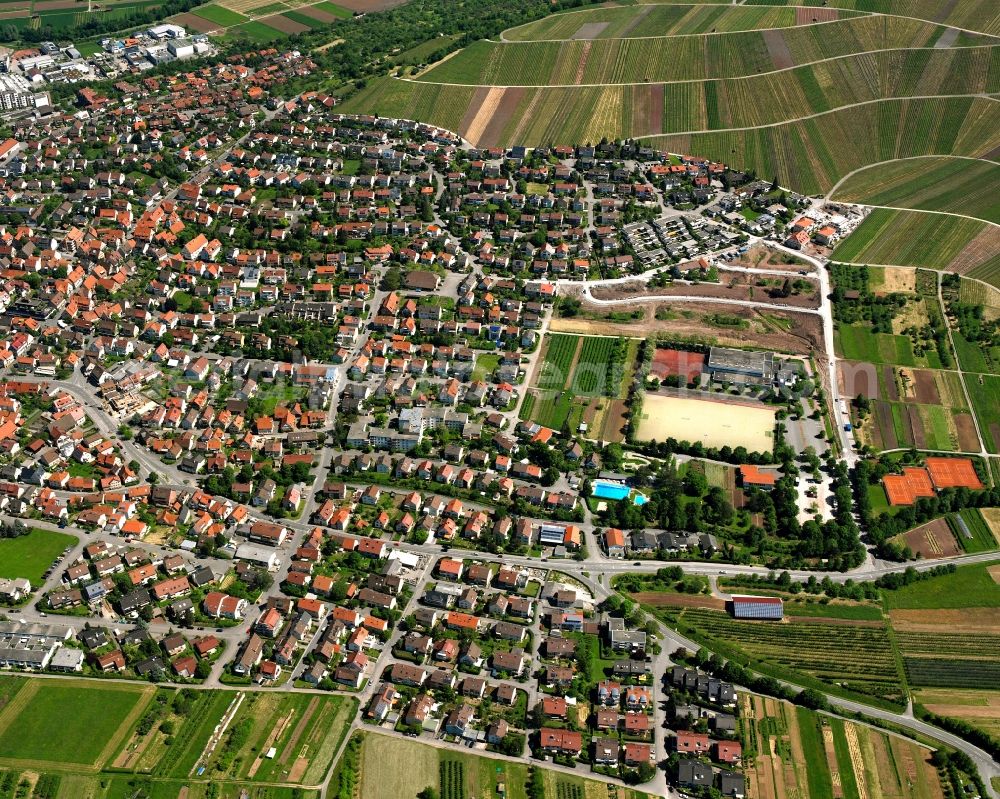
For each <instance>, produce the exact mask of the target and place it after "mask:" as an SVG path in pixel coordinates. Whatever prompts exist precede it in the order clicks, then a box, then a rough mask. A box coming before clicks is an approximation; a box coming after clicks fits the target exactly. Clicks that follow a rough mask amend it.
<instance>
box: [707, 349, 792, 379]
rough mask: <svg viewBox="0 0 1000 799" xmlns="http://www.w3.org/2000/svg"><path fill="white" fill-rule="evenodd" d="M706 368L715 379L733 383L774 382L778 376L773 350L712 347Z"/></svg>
mask: <svg viewBox="0 0 1000 799" xmlns="http://www.w3.org/2000/svg"><path fill="white" fill-rule="evenodd" d="M706 368H707V370H708V373H709V374H710V375H711V377H712V379H713V380H723V381H728V382H732V383H773V382H774V379H775V377H776V376H777V363H776V362H775V358H774V353H773V352H747V351H745V350H733V349H729V348H728V347H712V348H711V349H710V350H709V353H708V363H707V364H706Z"/></svg>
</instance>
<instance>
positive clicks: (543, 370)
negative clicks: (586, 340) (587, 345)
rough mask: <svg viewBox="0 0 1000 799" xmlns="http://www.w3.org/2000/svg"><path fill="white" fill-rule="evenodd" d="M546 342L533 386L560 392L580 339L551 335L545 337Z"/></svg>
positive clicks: (558, 334) (561, 334) (568, 373)
mask: <svg viewBox="0 0 1000 799" xmlns="http://www.w3.org/2000/svg"><path fill="white" fill-rule="evenodd" d="M546 341H547V344H548V346H547V347H546V349H545V358H544V360H543V361H542V364H541V367H540V368H539V371H538V373H537V377H536V379H535V386H536V387H537V388H540V389H543V390H545V389H552V390H555V391H561V390H562V389H563V387H564V386H565V385H566V381H567V379H568V378H569V375H570V369H571V368H572V366H573V359H574V358H575V357H576V350H577V347H578V345H579V343H580V337H579V336H574V335H566V334H563V333H553V334H550V335H549V336H547V337H546Z"/></svg>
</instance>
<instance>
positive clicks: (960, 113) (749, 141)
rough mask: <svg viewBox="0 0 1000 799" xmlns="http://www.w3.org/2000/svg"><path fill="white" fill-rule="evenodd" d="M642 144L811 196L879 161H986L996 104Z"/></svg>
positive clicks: (856, 113) (994, 135)
mask: <svg viewBox="0 0 1000 799" xmlns="http://www.w3.org/2000/svg"><path fill="white" fill-rule="evenodd" d="M646 140H647V141H648V142H649V143H650V144H651V145H652V146H654V147H657V148H658V149H661V150H667V151H669V152H677V153H698V154H699V155H701V156H704V157H707V158H713V159H716V160H721V161H724V162H726V163H731V164H741V165H744V166H747V167H753V168H755V169H756V170H757V171H758V173H759V174H764V175H777V176H778V178H779V180H780V181H781V182H782V184H785V185H789V186H794V187H796V188H797V189H798V190H800V191H803V192H806V193H810V194H811V193H818V192H826V191H829V189H831V188H832V187H833V186H834V185H835V184H836V182H837V181H838V180H839V179H840V178H842V177H843V176H845V175H847V174H848V173H849V172H852V171H854V170H855V169H858V168H859V167H862V166H866V165H869V164H876V163H879V162H881V161H889V160H893V159H897V158H905V157H909V156H914V155H968V156H973V157H978V156H981V155H986V154H988V153H990V152H991V151H992V150H994V149H995V148H996V147H998V146H1000V104H998V103H996V102H994V101H991V100H986V99H983V98H978V97H957V98H933V99H907V100H883V101H880V102H873V103H869V104H866V105H862V106H856V107H854V108H850V109H842V110H837V111H831V112H829V113H826V114H821V115H819V116H816V117H813V118H810V119H804V120H798V121H795V122H789V123H785V124H780V125H773V126H770V127H760V128H750V129H746V130H732V131H720V132H705V133H694V134H690V135H674V136H655V137H649V138H647V139H646ZM993 252H994V253H995V252H996V250H995V249H994V251H993ZM986 260H988V259H986ZM872 262H873V263H874V261H872Z"/></svg>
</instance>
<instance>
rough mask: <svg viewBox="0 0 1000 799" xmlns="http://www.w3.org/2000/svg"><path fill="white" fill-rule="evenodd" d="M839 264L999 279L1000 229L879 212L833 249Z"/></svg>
mask: <svg viewBox="0 0 1000 799" xmlns="http://www.w3.org/2000/svg"><path fill="white" fill-rule="evenodd" d="M833 258H834V259H836V260H838V261H843V262H847V263H859V264H886V265H891V266H924V267H930V268H933V269H946V270H948V271H951V272H958V273H960V274H968V275H970V276H971V277H982V279H984V280H994V281H995V280H996V279H997V277H1000V227H998V226H996V225H991V224H989V223H987V222H981V221H978V220H975V219H965V218H961V217H955V216H944V215H941V214H935V213H930V212H925V211H895V210H889V209H885V208H876V209H875V210H874V211H872V212H871V214H869V215H868V217H867V218H866V219H865V221H864V222H862V223H861V224H860V225H859V226H858V228H857V229H856V230H855V231H854V233H852V234H851V235H850V236H848V237H847V238H846V239H845V240H844V241H843V242H841V244H840V245H838V246H837V248H836V249H835V250H834V253H833Z"/></svg>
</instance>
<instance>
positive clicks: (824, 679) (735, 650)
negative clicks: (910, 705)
mask: <svg viewBox="0 0 1000 799" xmlns="http://www.w3.org/2000/svg"><path fill="white" fill-rule="evenodd" d="M671 626H675V627H676V628H677V629H678V630H679V631H680V632H681V633H684V634H688V635H691V636H692V637H694V638H695V639H696V640H702V641H705V642H706V643H707V644H709V646H710V647H711V648H712V650H713V651H716V652H718V653H720V654H722V655H723V656H726V657H735V658H738V659H740V660H741V661H745V660H746V659H747V658H750V660H751V661H752V663H753V666H754V668H757V669H759V670H760V671H762V672H764V673H767V674H770V675H772V676H774V677H777V678H779V679H789V680H791V681H792V682H796V683H798V684H800V685H803V686H807V687H808V686H822V687H823V688H824V689H825V690H830V687H831V686H834V689H833V690H837V691H839V690H844V691H846V692H848V693H853V694H862V695H866V696H868V697H870V698H871V697H877V698H879V699H881V700H884V701H887V702H892V703H899V702H901V701H902V697H903V680H902V675H901V674H900V673H899V668H898V665H897V662H896V658H895V656H894V654H893V647H892V642H891V641H890V639H889V635H888V631H887V628H886V626H885V625H884V624H880V623H871V622H866V623H859V624H857V625H852V624H843V623H837V624H831V623H824V622H819V621H817V622H812V621H809V622H805V621H795V622H790V623H784V624H772V623H768V622H745V621H735V620H734V619H732V618H730V617H729V615H728V614H726V613H723V612H720V611H712V610H697V609H686V610H684V611H682V612H681V613H680V615H679V617H678V619H677V621H676V622H674V623H671ZM869 701H870V700H869Z"/></svg>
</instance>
